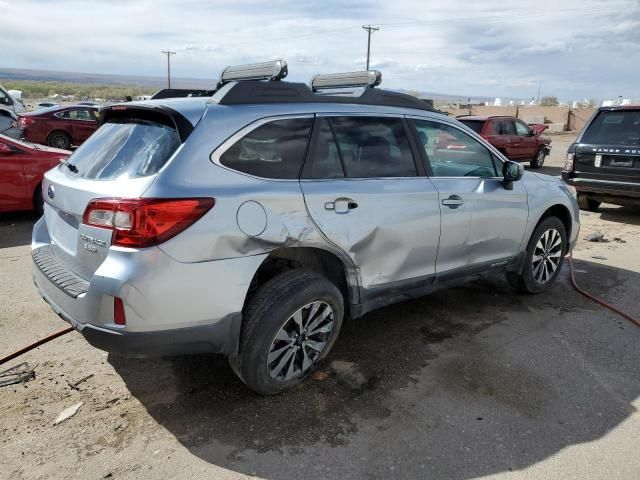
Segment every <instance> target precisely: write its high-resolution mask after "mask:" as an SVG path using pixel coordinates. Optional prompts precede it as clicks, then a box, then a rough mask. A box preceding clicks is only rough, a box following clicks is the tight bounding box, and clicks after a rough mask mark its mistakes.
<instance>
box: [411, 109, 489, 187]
mask: <svg viewBox="0 0 640 480" xmlns="http://www.w3.org/2000/svg"><path fill="white" fill-rule="evenodd" d="M414 125H415V127H416V130H417V133H418V138H419V140H420V144H421V146H422V147H423V148H424V150H425V153H426V154H427V159H428V161H429V164H430V165H431V170H432V172H433V176H434V177H495V176H496V169H495V166H494V163H493V157H492V155H491V153H490V152H489V150H488V149H487V148H486V147H485V146H484V145H482V144H481V143H480V142H478V141H477V140H476V139H474V138H473V137H471V136H470V135H468V134H467V133H465V132H463V131H462V130H459V129H457V128H455V127H452V126H449V125H446V124H443V123H438V122H430V121H426V120H414Z"/></svg>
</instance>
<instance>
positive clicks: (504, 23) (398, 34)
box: [0, 0, 640, 98]
mask: <svg viewBox="0 0 640 480" xmlns="http://www.w3.org/2000/svg"><path fill="white" fill-rule="evenodd" d="M2 1H3V0H0V2H2ZM4 3H6V2H4ZM621 5H622V6H621ZM8 11H9V12H10V14H9V15H8V16H6V15H5V18H4V19H3V29H2V30H3V31H2V35H0V52H2V55H0V62H1V63H0V66H2V67H16V68H34V69H50V70H65V71H76V72H96V73H125V74H141V75H163V74H164V68H165V58H164V57H163V56H162V55H161V54H160V50H165V49H167V48H170V49H172V50H174V51H176V52H178V53H177V55H175V56H174V57H172V59H171V60H172V71H173V73H174V74H175V75H176V76H180V77H199V78H211V79H212V81H213V80H214V79H215V78H216V77H217V74H218V72H219V71H220V69H221V68H222V67H224V66H226V65H229V64H233V63H242V62H253V61H260V60H266V59H270V58H276V57H283V58H285V59H286V60H287V61H288V62H289V72H290V73H289V78H290V79H292V80H300V81H307V80H308V79H309V78H310V77H311V76H312V75H313V74H316V73H320V72H322V73H327V72H331V71H349V70H353V69H355V68H363V67H364V62H365V54H366V33H365V32H364V31H363V30H362V28H361V25H363V24H369V23H371V24H374V25H376V24H380V26H381V29H380V31H378V32H375V33H374V34H373V35H372V58H371V64H372V66H373V67H374V68H379V69H381V70H382V71H383V79H384V81H383V85H385V86H388V87H391V88H404V89H412V90H423V91H432V92H443V93H458V94H461V95H487V96H501V97H509V96H513V97H530V96H531V95H533V94H534V93H537V85H538V82H539V81H542V82H543V85H544V87H543V90H544V92H546V93H548V94H552V95H557V96H559V97H566V98H582V97H594V96H595V97H605V96H612V95H614V96H617V95H619V94H620V93H624V95H625V96H626V97H640V85H639V84H638V82H637V80H636V77H637V68H634V66H637V65H638V64H640V49H638V46H640V33H639V32H640V28H638V27H639V25H640V21H638V20H637V18H638V17H640V4H639V3H638V2H637V1H633V0H626V1H625V0H612V3H610V4H609V3H608V4H607V5H606V8H604V7H603V4H602V3H601V2H600V1H598V0H565V1H563V2H562V4H561V5H558V2H557V1H554V0H538V1H537V2H518V3H517V4H515V3H514V4H510V5H509V6H507V7H505V2H504V1H502V0H500V1H498V0H482V1H476V2H469V1H465V0H449V1H447V2H446V3H444V2H441V1H440V2H439V1H435V0H396V1H394V2H388V1H383V0H376V1H371V2H365V1H358V0H353V1H351V2H349V3H348V4H345V3H344V2H341V1H338V0H325V1H324V2H323V3H322V4H318V3H317V2H315V1H313V2H312V1H311V0H298V1H287V0H272V1H271V2H269V3H268V4H266V3H264V2H259V1H249V0H241V1H238V2H211V1H206V0H190V1H189V2H183V3H180V4H178V3H177V2H172V1H169V0H126V1H125V0H112V1H111V2H86V1H82V0H57V1H56V2H53V1H43V0H20V2H11V6H10V7H8ZM603 65H606V67H605V68H603ZM634 72H635V73H634Z"/></svg>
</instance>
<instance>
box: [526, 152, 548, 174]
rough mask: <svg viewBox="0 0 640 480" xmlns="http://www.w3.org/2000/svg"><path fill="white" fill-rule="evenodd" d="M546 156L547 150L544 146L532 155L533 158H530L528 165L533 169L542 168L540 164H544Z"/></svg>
mask: <svg viewBox="0 0 640 480" xmlns="http://www.w3.org/2000/svg"><path fill="white" fill-rule="evenodd" d="M546 156H547V152H545V151H544V148H540V149H539V150H538V151H537V152H536V155H535V157H533V160H531V163H530V164H529V165H530V166H531V168H533V169H534V170H537V169H539V168H542V165H544V159H545V157H546Z"/></svg>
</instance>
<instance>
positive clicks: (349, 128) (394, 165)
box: [329, 117, 417, 178]
mask: <svg viewBox="0 0 640 480" xmlns="http://www.w3.org/2000/svg"><path fill="white" fill-rule="evenodd" d="M329 122H330V124H331V127H332V129H333V133H334V135H335V139H336V142H337V145H338V152H339V154H340V157H341V159H342V164H343V166H344V174H345V177H348V178H375V177H378V178H384V177H415V176H417V171H416V165H415V162H414V160H413V155H412V154H411V148H410V146H409V141H408V138H407V134H406V132H405V128H404V124H403V123H402V120H401V119H399V118H378V117H331V118H330V119H329Z"/></svg>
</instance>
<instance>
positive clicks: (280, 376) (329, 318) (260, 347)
mask: <svg viewBox="0 0 640 480" xmlns="http://www.w3.org/2000/svg"><path fill="white" fill-rule="evenodd" d="M343 314H344V300H343V297H342V294H341V293H340V290H338V288H337V287H336V286H335V285H334V284H333V283H331V282H330V281H329V280H327V279H326V278H324V277H323V276H321V275H319V274H317V273H314V272H311V271H307V270H289V271H286V272H284V273H281V274H279V275H277V276H276V277H274V278H272V279H271V280H269V281H268V282H266V283H265V284H264V285H263V286H261V287H260V288H259V289H258V290H257V291H256V292H255V294H253V296H252V298H251V299H250V300H249V302H248V304H247V306H246V307H245V309H244V321H243V328H242V333H241V338H240V351H239V355H238V356H237V357H234V358H231V359H230V364H231V367H232V369H233V370H234V371H235V372H236V373H237V374H238V376H239V377H240V378H241V379H242V381H243V382H244V383H245V384H246V385H247V386H248V387H249V388H250V389H251V390H253V391H254V392H256V393H258V394H260V395H274V394H277V393H280V392H283V391H285V390H289V389H290V388H293V387H295V386H296V385H298V384H300V383H301V382H302V381H303V380H304V379H305V378H306V377H307V376H308V375H309V374H310V373H311V372H312V371H313V370H314V369H315V368H316V367H317V366H318V364H319V363H320V362H321V361H322V360H323V359H324V358H325V357H326V355H327V354H328V353H329V351H330V350H331V347H333V344H334V343H335V340H336V338H337V336H338V333H339V332H340V327H341V326H342V318H343ZM321 317H322V318H321Z"/></svg>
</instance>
